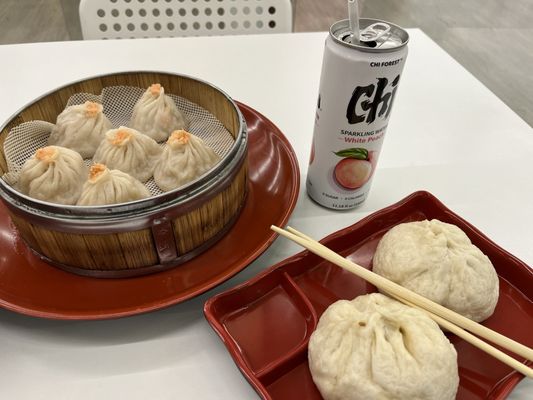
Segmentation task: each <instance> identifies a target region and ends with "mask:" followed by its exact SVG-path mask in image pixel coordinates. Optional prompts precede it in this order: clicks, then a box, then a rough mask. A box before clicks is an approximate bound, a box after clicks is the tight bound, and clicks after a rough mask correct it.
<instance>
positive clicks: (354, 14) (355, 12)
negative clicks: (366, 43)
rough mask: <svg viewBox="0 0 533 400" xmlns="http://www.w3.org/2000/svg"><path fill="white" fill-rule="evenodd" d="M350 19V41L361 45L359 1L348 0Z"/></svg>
mask: <svg viewBox="0 0 533 400" xmlns="http://www.w3.org/2000/svg"><path fill="white" fill-rule="evenodd" d="M348 18H349V20H350V31H351V34H350V41H351V42H352V43H359V6H358V4H357V0H348Z"/></svg>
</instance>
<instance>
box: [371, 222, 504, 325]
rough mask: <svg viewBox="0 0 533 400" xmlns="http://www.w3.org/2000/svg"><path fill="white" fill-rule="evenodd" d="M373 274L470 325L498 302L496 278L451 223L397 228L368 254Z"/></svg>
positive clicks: (492, 269) (484, 257) (410, 224)
mask: <svg viewBox="0 0 533 400" xmlns="http://www.w3.org/2000/svg"><path fill="white" fill-rule="evenodd" d="M373 265H374V266H373V270H374V272H375V273H377V274H379V275H381V276H384V277H385V278H387V279H389V280H391V281H394V282H396V283H398V284H400V285H402V286H404V287H406V288H408V289H410V290H412V291H413V292H416V293H418V294H420V295H422V296H424V297H427V298H428V299H430V300H433V301H434V302H436V303H439V304H441V305H443V306H444V307H447V308H449V309H451V310H454V311H455V312H457V313H459V314H462V315H464V316H465V317H467V318H470V319H472V320H474V321H483V320H484V319H486V318H488V317H489V316H490V315H492V313H493V312H494V308H495V307H496V303H497V302H498V293H499V283H498V275H497V274H496V271H495V270H494V267H493V265H492V263H491V262H490V260H489V258H488V257H487V256H486V255H485V254H483V253H482V252H481V250H479V249H478V248H477V247H476V246H475V245H473V244H472V243H471V242H470V239H469V238H468V237H467V236H466V234H465V233H464V232H463V231H462V230H461V229H459V228H458V227H457V226H455V225H451V224H447V223H444V222H441V221H439V220H435V219H434V220H431V221H427V220H425V221H419V222H409V223H404V224H400V225H397V226H395V227H393V228H392V229H391V230H389V231H388V232H387V233H386V234H385V235H384V236H383V238H382V239H381V241H380V242H379V244H378V247H377V249H376V252H375V254H374V259H373Z"/></svg>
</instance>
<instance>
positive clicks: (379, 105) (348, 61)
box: [307, 18, 409, 210]
mask: <svg viewBox="0 0 533 400" xmlns="http://www.w3.org/2000/svg"><path fill="white" fill-rule="evenodd" d="M359 23H360V27H361V32H360V40H361V42H357V43H356V44H353V43H351V40H352V39H351V32H350V26H349V21H348V20H344V21H339V22H336V23H335V24H333V25H332V26H331V29H330V34H329V36H328V38H327V39H326V46H325V50H324V60H323V64H322V74H321V78H320V88H319V94H318V105H317V111H316V116H315V128H314V133H313V143H312V147H311V158H310V160H309V171H308V174H307V193H308V194H309V196H310V197H311V198H312V199H313V200H314V201H316V202H317V203H319V204H321V205H323V206H325V207H328V208H333V209H336V210H344V209H349V208H353V207H356V206H358V205H360V204H361V203H363V202H364V201H365V199H366V197H367V194H368V191H369V189H370V184H371V181H372V177H373V174H374V170H375V168H376V164H377V161H378V157H379V152H380V150H381V145H382V143H383V138H384V136H385V131H386V129H387V124H388V121H389V116H390V113H391V109H392V104H393V101H394V96H395V95H396V91H397V89H398V85H399V82H400V77H401V73H402V69H403V66H404V63H405V59H406V57H407V41H408V40H409V35H408V34H407V32H406V31H405V30H403V29H402V28H400V27H398V26H396V25H394V24H391V23H388V22H383V21H379V20H374V19H367V18H362V19H360V20H359Z"/></svg>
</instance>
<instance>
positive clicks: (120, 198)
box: [78, 164, 150, 206]
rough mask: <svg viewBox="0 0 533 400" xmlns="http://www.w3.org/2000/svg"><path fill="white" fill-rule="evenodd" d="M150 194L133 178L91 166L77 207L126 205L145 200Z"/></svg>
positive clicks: (122, 173) (99, 165) (97, 165)
mask: <svg viewBox="0 0 533 400" xmlns="http://www.w3.org/2000/svg"><path fill="white" fill-rule="evenodd" d="M148 197H150V192H149V191H148V189H147V188H146V186H144V185H143V184H142V183H141V182H139V181H138V180H137V179H135V178H134V177H133V176H131V175H128V174H126V173H125V172H122V171H119V170H118V169H113V170H110V169H108V168H107V167H106V166H105V165H103V164H94V165H92V166H91V170H90V174H89V180H88V181H87V182H85V184H84V185H83V190H82V192H81V196H80V198H79V200H78V205H79V206H98V205H105V204H117V203H127V202H128V201H135V200H141V199H146V198H148Z"/></svg>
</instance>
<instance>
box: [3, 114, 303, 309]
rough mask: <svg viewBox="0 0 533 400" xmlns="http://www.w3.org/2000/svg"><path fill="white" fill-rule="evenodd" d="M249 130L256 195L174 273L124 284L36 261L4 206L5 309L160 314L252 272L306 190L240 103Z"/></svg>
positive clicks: (282, 142) (276, 138)
mask: <svg viewBox="0 0 533 400" xmlns="http://www.w3.org/2000/svg"><path fill="white" fill-rule="evenodd" d="M238 105H239V108H240V109H241V111H242V113H243V116H244V118H245V119H246V122H247V125H248V133H249V150H248V160H249V181H250V184H249V188H248V195H247V199H246V204H245V206H244V208H243V210H242V212H241V214H240V216H239V218H238V220H237V222H236V223H235V225H234V226H233V227H232V228H231V229H230V231H229V232H228V233H227V234H226V236H224V238H222V239H221V240H220V241H219V242H217V243H216V244H215V245H214V246H213V247H211V248H210V249H209V250H207V251H205V252H204V253H202V254H201V255H199V256H197V257H195V258H194V259H192V260H190V261H188V262H187V263H185V264H182V265H179V266H177V267H176V268H172V269H170V270H168V271H164V272H160V273H156V274H152V275H146V276H141V277H134V278H125V279H97V278H90V277H83V276H79V275H75V274H72V273H68V272H65V271H62V270H60V269H57V268H55V267H52V266H50V265H48V264H47V263H45V262H44V261H42V260H41V259H40V258H39V257H37V256H35V255H34V254H33V253H32V252H31V251H30V250H29V249H28V247H27V246H26V245H25V244H24V243H23V242H22V240H21V239H20V238H19V236H18V233H17V231H16V230H15V228H14V226H13V224H12V223H11V220H10V218H9V216H8V215H7V211H6V209H5V206H4V205H3V204H2V203H0V306H1V307H4V308H7V309H9V310H12V311H16V312H19V313H22V314H27V315H32V316H36V317H44V318H54V319H107V318H117V317H124V316H128V315H134V314H139V313H143V312H148V311H153V310H157V309H160V308H163V307H167V306H170V305H173V304H177V303H180V302H182V301H185V300H187V299H190V298H192V297H194V296H197V295H199V294H201V293H203V292H205V291H207V290H209V289H211V288H213V287H214V286H216V285H218V284H220V283H222V282H224V281H225V280H227V279H229V278H230V277H232V276H233V275H235V274H236V273H237V272H239V271H241V270H242V269H243V268H245V267H246V266H247V265H248V264H249V263H251V262H252V261H253V260H254V259H255V258H257V257H258V256H259V255H260V254H261V253H262V252H263V251H265V250H266V249H267V248H268V247H269V246H270V245H271V244H272V242H273V241H274V239H275V234H274V233H273V232H272V231H271V230H270V225H271V224H272V223H277V224H281V225H283V224H285V223H286V222H287V220H288V218H289V216H290V214H291V213H292V210H293V209H294V206H295V204H296V200H297V198H298V192H299V189H300V171H299V168H298V161H297V159H296V155H295V154H294V151H293V149H292V147H291V145H290V144H289V142H288V141H287V139H286V138H285V136H284V135H283V134H282V133H281V131H280V130H279V129H278V128H277V127H276V126H275V125H274V124H273V123H272V122H271V121H269V120H268V119H267V118H265V117H264V116H263V115H261V114H260V113H258V112H257V111H255V110H253V109H252V108H250V107H248V106H245V105H243V104H238Z"/></svg>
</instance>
